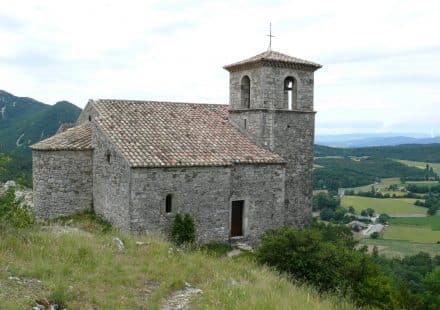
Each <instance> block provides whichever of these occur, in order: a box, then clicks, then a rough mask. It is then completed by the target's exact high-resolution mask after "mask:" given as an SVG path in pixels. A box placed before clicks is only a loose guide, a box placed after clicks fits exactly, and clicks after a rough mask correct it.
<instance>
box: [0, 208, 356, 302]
mask: <svg viewBox="0 0 440 310" xmlns="http://www.w3.org/2000/svg"><path fill="white" fill-rule="evenodd" d="M67 222H69V221H68V219H67V218H65V219H62V221H59V222H57V223H52V224H51V226H49V227H48V228H47V227H44V228H43V229H42V228H40V227H35V228H33V229H30V230H16V229H15V230H4V231H2V232H1V233H2V235H1V237H0V306H1V308H2V309H27V308H30V307H31V306H34V305H35V299H37V298H40V299H41V298H46V299H48V300H56V301H58V302H60V303H64V304H65V305H66V306H67V308H68V309H160V307H161V305H162V303H163V301H164V300H165V299H166V298H167V297H168V296H169V295H170V294H171V293H172V292H173V291H175V290H179V289H182V288H184V286H185V282H189V283H191V284H192V285H193V286H195V287H198V288H200V289H202V290H203V293H202V294H201V295H198V296H197V297H196V298H195V299H194V300H193V304H192V307H194V308H196V309H353V306H352V305H351V304H350V303H349V302H347V301H345V300H339V299H337V298H332V297H326V296H320V295H319V294H318V293H317V292H316V291H315V290H313V289H311V288H310V287H306V286H301V285H294V284H292V282H291V281H289V280H288V279H286V278H284V277H283V276H280V275H278V274H276V273H275V272H273V271H271V270H269V269H268V268H265V267H262V266H258V265H257V264H256V263H255V262H254V261H253V260H252V259H249V258H248V257H246V256H243V257H236V258H232V259H231V258H226V257H218V256H217V255H213V254H209V251H207V250H179V249H177V248H175V246H173V245H171V244H170V243H168V242H167V241H165V240H163V238H161V237H160V236H154V235H142V236H130V235H126V234H122V233H120V232H118V231H115V230H112V229H108V228H106V224H105V223H100V222H99V221H96V219H93V218H92V216H85V217H84V216H83V217H75V218H74V220H73V224H70V227H68V228H66V227H65V226H60V224H64V223H67ZM69 223H70V222H69ZM75 228H81V229H75ZM114 237H118V238H120V239H121V240H123V242H124V244H125V250H124V251H123V252H120V251H119V250H118V249H117V247H116V246H115V244H114V243H113V241H112V239H113V238H114ZM137 241H140V242H142V243H143V244H140V245H139V244H137V243H136V242H137ZM11 276H12V277H19V278H20V280H21V281H22V283H18V282H17V281H16V280H10V279H9V277H11ZM33 279H35V280H40V281H41V283H37V282H36V281H34V280H33Z"/></svg>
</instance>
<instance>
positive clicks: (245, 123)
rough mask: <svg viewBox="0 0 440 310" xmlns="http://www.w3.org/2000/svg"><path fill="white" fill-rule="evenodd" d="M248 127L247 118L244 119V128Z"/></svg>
mask: <svg viewBox="0 0 440 310" xmlns="http://www.w3.org/2000/svg"><path fill="white" fill-rule="evenodd" d="M246 128H247V119H244V129H246Z"/></svg>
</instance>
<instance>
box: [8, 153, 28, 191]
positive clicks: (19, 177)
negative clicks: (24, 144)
mask: <svg viewBox="0 0 440 310" xmlns="http://www.w3.org/2000/svg"><path fill="white" fill-rule="evenodd" d="M9 180H14V181H15V182H16V183H17V184H20V185H23V186H26V187H32V158H31V157H30V156H24V155H18V154H10V155H5V154H0V182H3V183H4V182H6V181H9Z"/></svg>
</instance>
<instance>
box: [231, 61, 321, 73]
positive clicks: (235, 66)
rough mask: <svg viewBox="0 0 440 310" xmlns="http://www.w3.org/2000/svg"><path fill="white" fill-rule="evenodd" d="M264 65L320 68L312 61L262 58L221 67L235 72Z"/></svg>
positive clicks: (311, 69) (314, 69)
mask: <svg viewBox="0 0 440 310" xmlns="http://www.w3.org/2000/svg"><path fill="white" fill-rule="evenodd" d="M264 65H271V66H274V67H296V68H298V69H306V70H307V71H313V72H314V71H316V70H318V69H321V68H322V65H320V64H317V63H312V62H310V63H307V64H306V63H299V62H290V61H280V60H271V59H264V58H263V59H259V60H255V61H249V62H244V63H234V64H230V65H226V66H223V69H225V70H226V71H229V72H236V71H239V70H240V69H246V68H253V67H257V66H264Z"/></svg>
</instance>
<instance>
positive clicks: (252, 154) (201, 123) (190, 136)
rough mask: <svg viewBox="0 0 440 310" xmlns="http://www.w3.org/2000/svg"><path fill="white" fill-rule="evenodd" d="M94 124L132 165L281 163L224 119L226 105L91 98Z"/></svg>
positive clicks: (280, 160)
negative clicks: (92, 99)
mask: <svg viewBox="0 0 440 310" xmlns="http://www.w3.org/2000/svg"><path fill="white" fill-rule="evenodd" d="M94 105H95V108H96V110H97V112H98V116H97V117H96V118H95V120H96V124H97V125H98V126H99V128H100V129H101V130H102V132H103V133H104V134H105V135H106V136H107V137H108V138H109V140H110V141H111V142H112V143H113V144H114V145H115V146H116V147H117V148H118V149H119V151H120V152H121V153H122V155H123V156H124V158H126V159H127V160H128V162H129V164H130V165H131V166H132V167H172V166H223V165H231V164H233V163H283V162H284V160H283V159H282V158H281V157H280V156H278V155H276V154H274V153H272V152H270V151H268V150H265V149H263V148H261V147H259V146H257V145H256V144H254V143H253V142H252V141H251V140H250V139H249V138H248V137H247V136H246V135H244V134H242V133H240V132H239V131H238V130H237V129H236V128H235V127H233V126H232V125H231V124H230V123H229V122H228V121H227V113H228V112H227V111H228V110H227V109H228V106H227V105H215V104H191V103H175V102H156V101H127V100H96V101H94Z"/></svg>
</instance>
